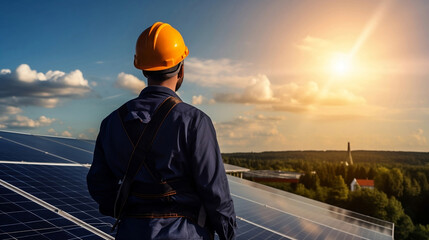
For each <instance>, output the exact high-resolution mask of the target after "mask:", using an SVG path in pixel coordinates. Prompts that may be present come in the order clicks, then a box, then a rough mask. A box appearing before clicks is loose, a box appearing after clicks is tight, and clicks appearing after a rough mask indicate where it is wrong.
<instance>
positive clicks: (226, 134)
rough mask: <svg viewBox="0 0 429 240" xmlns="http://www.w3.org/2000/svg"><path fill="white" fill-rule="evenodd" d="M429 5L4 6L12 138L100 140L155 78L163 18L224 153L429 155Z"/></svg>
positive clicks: (5, 107)
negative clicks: (148, 65)
mask: <svg viewBox="0 0 429 240" xmlns="http://www.w3.org/2000/svg"><path fill="white" fill-rule="evenodd" d="M427 12H429V3H427V2H426V1H413V2H412V3H410V4H406V5H404V4H403V3H401V2H400V1H323V2H322V1H244V0H242V1H162V2H155V1H2V2H0V28H1V29H2V34H1V37H0V71H1V73H0V129H1V130H9V131H19V132H29V133H36V134H48V135H58V136H69V137H78V138H91V139H93V138H95V137H96V135H97V132H98V127H99V124H100V122H101V120H102V119H103V118H104V117H105V116H106V115H107V114H109V113H110V112H111V111H113V110H114V109H115V108H117V107H119V106H120V105H121V104H122V103H123V102H125V101H127V100H128V99H131V98H133V97H135V96H136V95H137V94H138V92H139V91H140V90H141V88H143V87H144V86H145V82H144V80H145V78H144V77H143V76H142V74H141V72H140V71H139V70H137V69H135V68H134V66H133V62H132V61H133V55H134V49H135V42H136V40H137V37H138V36H139V35H140V33H141V32H142V31H143V30H144V29H145V28H147V27H148V26H150V25H151V24H153V23H154V22H157V21H162V22H167V23H169V24H171V25H172V26H173V27H175V28H176V29H178V30H179V31H180V32H181V34H182V36H183V37H184V40H185V42H186V45H187V46H188V48H189V50H190V55H189V57H188V58H187V59H186V61H185V82H184V84H183V86H182V88H181V89H180V90H179V94H180V96H181V97H182V99H183V100H184V101H186V102H188V103H190V104H193V105H195V106H196V107H198V108H200V109H202V110H203V111H205V112H206V113H207V114H208V115H209V116H210V117H211V118H212V120H213V122H214V124H215V128H216V130H217V134H218V140H219V143H220V146H221V150H222V151H223V152H234V151H269V150H306V149H315V150H316V149H317V150H318V149H322V150H323V149H345V148H346V146H347V145H346V144H347V141H350V142H351V143H352V149H375V150H401V151H428V150H429V143H428V140H427V139H428V138H429V124H428V121H429V97H428V96H427V95H428V94H427V89H429V57H428V56H429V45H428V44H427V42H429V30H428V28H427V27H425V26H426V23H427V22H429V19H428V16H427V14H426V13H427Z"/></svg>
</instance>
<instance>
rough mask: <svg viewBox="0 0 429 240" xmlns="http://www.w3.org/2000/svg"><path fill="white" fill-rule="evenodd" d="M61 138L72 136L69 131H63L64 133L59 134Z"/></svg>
mask: <svg viewBox="0 0 429 240" xmlns="http://www.w3.org/2000/svg"><path fill="white" fill-rule="evenodd" d="M61 136H63V137H72V136H73V134H71V133H70V132H69V131H67V130H66V131H64V132H62V133H61Z"/></svg>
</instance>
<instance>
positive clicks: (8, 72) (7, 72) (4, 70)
mask: <svg viewBox="0 0 429 240" xmlns="http://www.w3.org/2000/svg"><path fill="white" fill-rule="evenodd" d="M10 73H12V71H10V69H2V70H0V74H10Z"/></svg>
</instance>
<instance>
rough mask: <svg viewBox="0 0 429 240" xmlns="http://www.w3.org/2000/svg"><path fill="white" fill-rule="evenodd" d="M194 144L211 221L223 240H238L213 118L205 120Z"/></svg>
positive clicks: (197, 175)
mask: <svg viewBox="0 0 429 240" xmlns="http://www.w3.org/2000/svg"><path fill="white" fill-rule="evenodd" d="M194 134H195V139H194V140H195V141H194V143H193V145H194V149H193V155H194V156H193V175H194V180H195V183H196V188H197V191H198V193H199V196H200V197H201V199H202V202H203V205H204V207H205V210H206V212H207V215H208V219H209V221H210V223H211V225H212V227H213V228H214V230H215V231H216V232H217V234H218V235H219V238H220V239H235V231H236V218H235V212H234V204H233V202H232V198H231V195H230V192H229V186H228V179H227V177H226V173H225V169H224V166H223V161H222V157H221V154H220V150H219V146H218V143H217V140H216V132H215V129H214V127H213V124H212V122H211V120H210V118H209V117H207V116H205V117H203V118H202V119H201V121H200V123H199V125H198V127H197V128H196V131H195V132H194Z"/></svg>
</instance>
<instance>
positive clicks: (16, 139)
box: [0, 132, 93, 164]
mask: <svg viewBox="0 0 429 240" xmlns="http://www.w3.org/2000/svg"><path fill="white" fill-rule="evenodd" d="M0 136H1V137H2V139H3V140H6V141H9V142H13V143H17V144H18V145H21V146H24V147H27V148H29V149H33V150H36V151H40V152H44V153H46V154H48V155H51V156H56V157H58V158H60V157H61V158H62V159H63V160H64V161H68V162H76V163H82V164H91V163H92V150H87V149H84V148H79V147H74V146H73V147H71V146H72V145H66V144H64V143H62V142H61V141H64V139H62V138H56V140H55V141H52V139H53V138H46V137H43V136H34V135H28V134H16V133H12V132H1V135H0ZM76 141H78V140H77V139H76ZM82 143H84V142H83V141H82ZM87 144H89V143H87ZM92 148H93V147H92ZM25 161H28V160H27V159H25Z"/></svg>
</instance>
